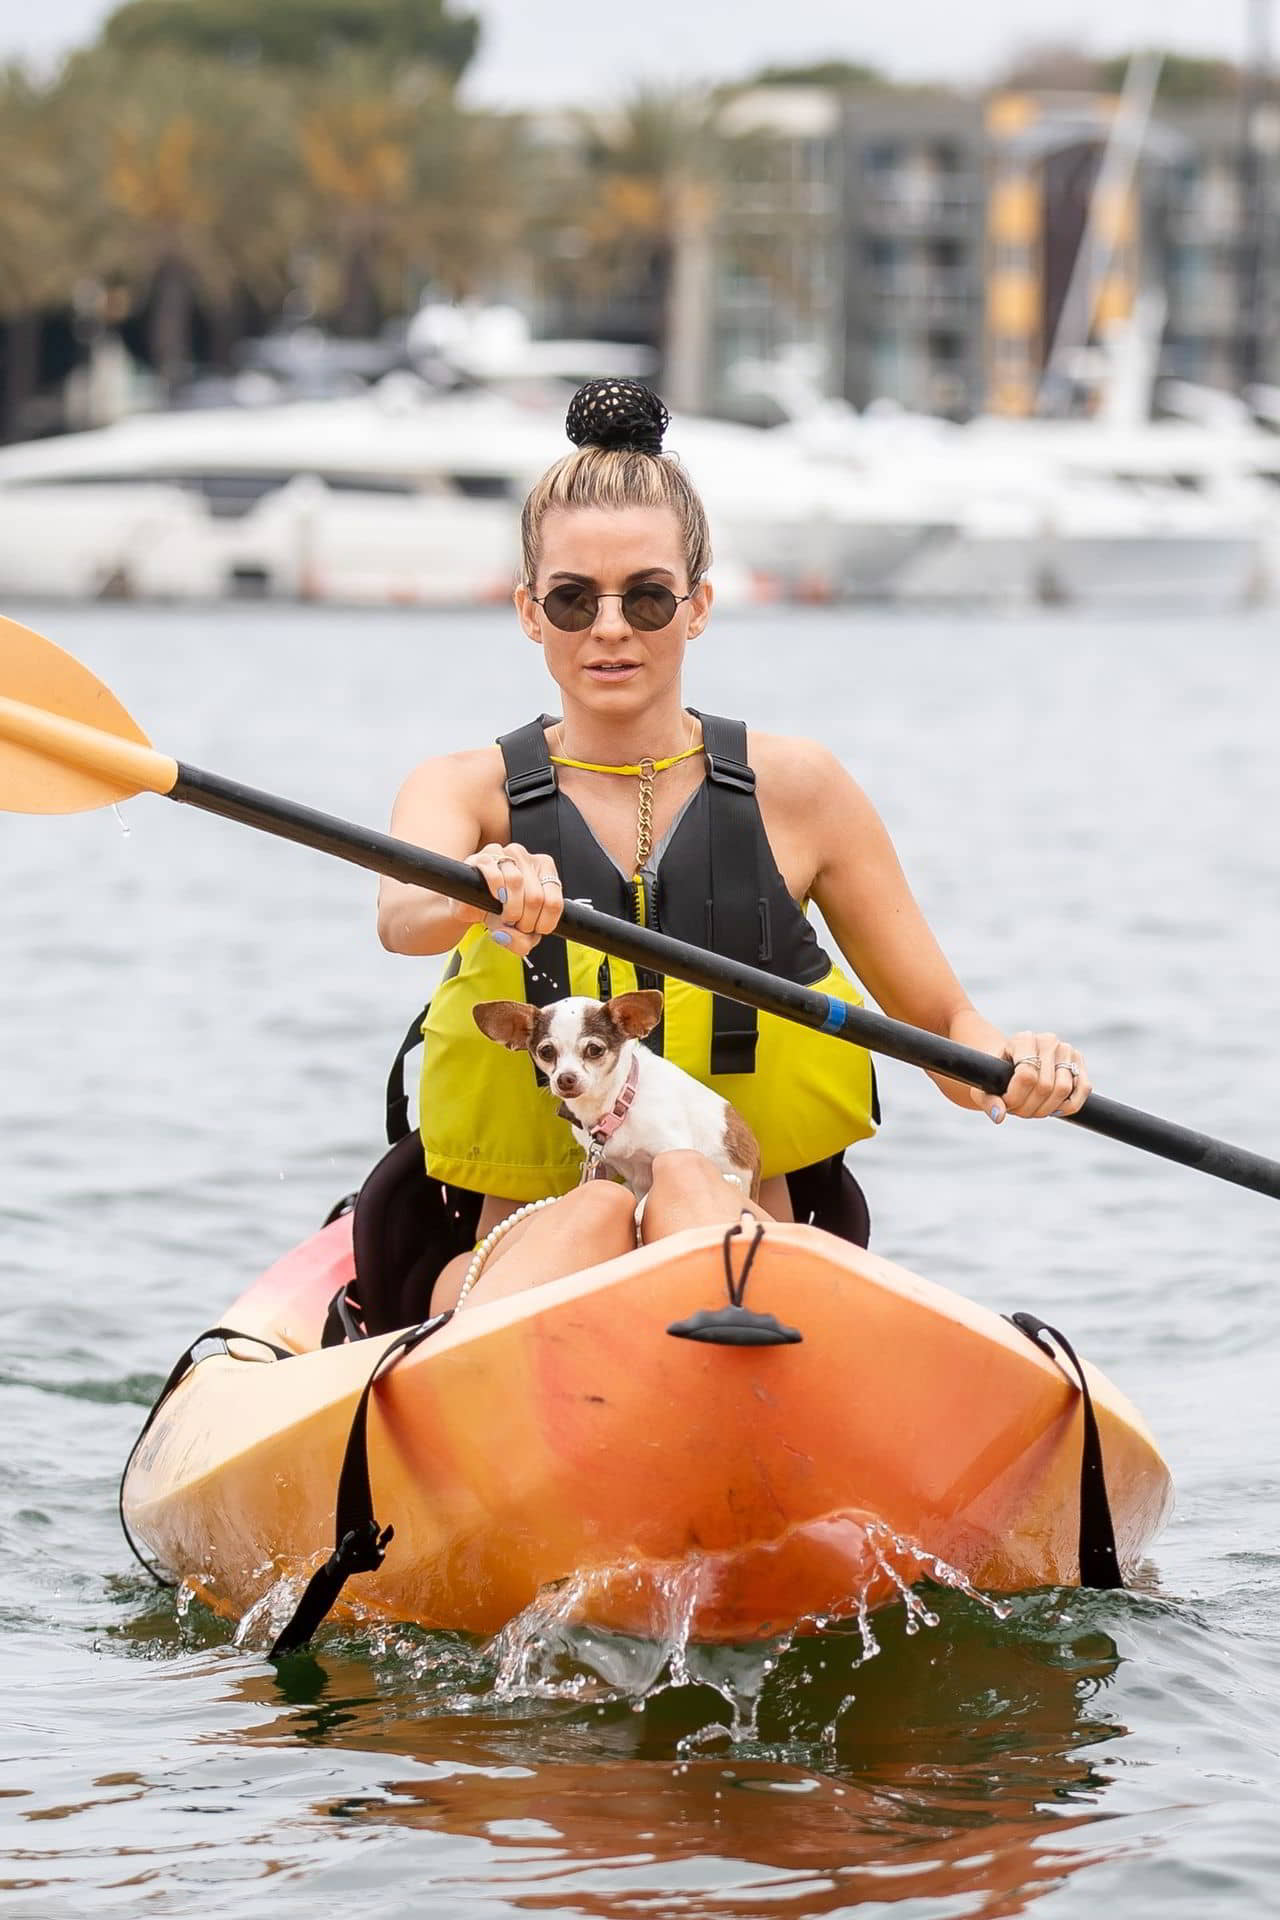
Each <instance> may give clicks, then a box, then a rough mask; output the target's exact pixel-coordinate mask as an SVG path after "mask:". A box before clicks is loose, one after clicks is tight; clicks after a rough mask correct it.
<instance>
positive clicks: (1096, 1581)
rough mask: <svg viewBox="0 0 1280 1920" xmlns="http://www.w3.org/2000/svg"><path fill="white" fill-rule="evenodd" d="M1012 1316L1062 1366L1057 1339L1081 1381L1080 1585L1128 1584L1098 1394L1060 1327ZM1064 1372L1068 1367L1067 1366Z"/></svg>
mask: <svg viewBox="0 0 1280 1920" xmlns="http://www.w3.org/2000/svg"><path fill="white" fill-rule="evenodd" d="M1009 1318H1010V1320H1011V1322H1012V1323H1013V1325H1014V1326H1015V1327H1016V1328H1017V1329H1018V1332H1019V1333H1025V1334H1026V1336H1027V1338H1028V1340H1032V1341H1034V1342H1035V1344H1036V1346H1037V1347H1039V1349H1040V1351H1041V1353H1045V1354H1048V1356H1049V1358H1050V1359H1051V1360H1053V1361H1055V1362H1056V1363H1057V1365H1058V1366H1062V1362H1061V1361H1060V1360H1059V1359H1058V1356H1057V1354H1056V1353H1054V1351H1053V1349H1052V1347H1051V1346H1050V1345H1049V1343H1048V1341H1047V1340H1045V1339H1043V1338H1042V1335H1044V1334H1048V1335H1049V1339H1051V1340H1056V1341H1057V1343H1058V1345H1059V1346H1060V1347H1061V1348H1062V1351H1063V1352H1064V1353H1065V1354H1066V1356H1067V1358H1068V1360H1070V1362H1071V1364H1072V1366H1073V1367H1074V1368H1075V1370H1076V1378H1077V1380H1078V1381H1079V1384H1080V1404H1081V1409H1082V1411H1083V1414H1084V1438H1083V1442H1082V1444H1081V1449H1080V1585H1081V1586H1082V1587H1123V1585H1124V1578H1123V1576H1122V1575H1121V1572H1120V1559H1119V1556H1118V1554H1117V1553H1116V1535H1115V1528H1114V1526H1113V1525H1112V1521H1111V1502H1110V1500H1109V1499H1108V1498H1107V1476H1106V1473H1105V1471H1104V1469H1103V1461H1102V1436H1101V1435H1100V1433H1099V1432H1098V1418H1097V1415H1096V1414H1095V1413H1094V1410H1093V1396H1092V1394H1091V1393H1090V1392H1089V1382H1088V1381H1087V1380H1086V1379H1085V1377H1084V1368H1083V1367H1082V1366H1081V1364H1080V1362H1079V1360H1078V1358H1077V1357H1076V1350H1075V1348H1074V1347H1073V1346H1072V1344H1071V1342H1070V1341H1069V1340H1067V1339H1064V1337H1063V1335H1062V1334H1060V1333H1059V1332H1058V1329H1057V1328H1056V1327H1051V1326H1049V1325H1048V1324H1047V1323H1046V1322H1045V1321H1043V1320H1037V1318H1036V1316H1035V1314H1034V1313H1011V1314H1010V1315H1009ZM1063 1372H1064V1373H1065V1372H1066V1368H1065V1367H1063Z"/></svg>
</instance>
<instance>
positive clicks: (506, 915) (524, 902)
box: [454, 841, 564, 955]
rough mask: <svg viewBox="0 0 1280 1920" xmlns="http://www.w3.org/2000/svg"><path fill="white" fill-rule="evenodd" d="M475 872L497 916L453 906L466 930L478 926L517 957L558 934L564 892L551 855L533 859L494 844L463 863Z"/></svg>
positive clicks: (458, 903) (525, 850)
mask: <svg viewBox="0 0 1280 1920" xmlns="http://www.w3.org/2000/svg"><path fill="white" fill-rule="evenodd" d="M464 864H465V865H466V866H468V867H474V868H475V869H476V872H477V873H479V874H481V875H482V876H483V878H484V882H485V885H486V886H487V887H488V889H489V891H490V893H491V894H492V895H493V897H494V899H495V900H496V901H497V903H498V905H497V910H496V911H495V912H493V913H485V912H484V911H483V910H482V909H481V908H479V907H468V906H465V905H464V904H463V902H462V901H460V900H459V901H456V902H455V903H454V915H455V917H456V918H457V919H458V920H459V921H460V922H461V923H462V924H463V925H465V926H471V925H474V924H475V922H477V921H479V922H480V923H481V925H483V926H486V927H488V929H489V933H490V937H491V938H492V939H494V940H496V941H497V942H498V944H499V946H504V947H509V948H510V949H511V951H512V952H513V953H518V954H521V955H523V954H526V953H529V952H531V951H532V950H533V948H534V947H536V946H537V944H538V942H539V940H540V939H541V938H542V936H543V934H544V933H554V932H555V929H556V925H557V923H558V921H559V919H560V915H561V913H562V911H563V910H564V891H563V888H562V887H561V885H560V876H559V874H558V873H557V872H556V863H555V861H554V860H553V859H552V858H551V856H550V854H548V853H530V852H529V850H528V848H527V847H520V846H515V845H512V846H507V847H500V846H499V845H498V844H497V842H496V841H491V842H490V844H489V845H488V846H486V847H481V849H480V851H479V853H473V854H471V855H470V857H469V858H468V859H467V860H466V861H465V863H464Z"/></svg>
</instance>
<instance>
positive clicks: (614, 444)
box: [564, 380, 671, 453]
mask: <svg viewBox="0 0 1280 1920" xmlns="http://www.w3.org/2000/svg"><path fill="white" fill-rule="evenodd" d="M670 418H671V415H670V414H669V413H668V412H667V410H666V408H665V407H664V406H663V404H662V402H661V400H659V398H658V396H657V394H656V393H651V392H650V390H649V388H648V387H643V386H641V384H640V382H639V381H638V380H588V381H587V382H586V384H585V386H581V387H579V388H578V391H577V392H576V393H575V394H574V396H573V399H572V400H571V401H570V402H569V411H568V413H567V414H566V415H565V421H564V430H565V432H566V433H567V434H568V436H569V438H570V439H571V440H572V442H573V444H574V446H575V447H611V448H613V449H615V450H616V451H617V452H620V453H661V452H662V436H663V434H664V433H665V432H666V430H667V423H668V422H669V420H670Z"/></svg>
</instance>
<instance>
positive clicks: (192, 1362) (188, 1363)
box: [116, 1327, 294, 1587]
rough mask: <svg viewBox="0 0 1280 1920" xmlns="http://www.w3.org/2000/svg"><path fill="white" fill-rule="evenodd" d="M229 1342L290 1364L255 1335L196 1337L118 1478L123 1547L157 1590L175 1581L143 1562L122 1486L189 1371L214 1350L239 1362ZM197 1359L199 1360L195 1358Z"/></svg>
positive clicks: (285, 1352) (288, 1351) (230, 1330)
mask: <svg viewBox="0 0 1280 1920" xmlns="http://www.w3.org/2000/svg"><path fill="white" fill-rule="evenodd" d="M233 1340H247V1341H249V1342H250V1344H251V1345H253V1346H256V1347H265V1348H266V1349H267V1351H268V1352H269V1353H270V1354H271V1355H272V1356H273V1358H274V1359H276V1360H292V1359H293V1357H294V1356H293V1350H292V1348H290V1347H278V1346H277V1345H276V1344H275V1342H274V1340H264V1339H263V1337H262V1335H261V1334H259V1333H241V1332H240V1331H239V1330H238V1328H236V1327H210V1328H209V1329H208V1330H207V1331H206V1332H205V1333H202V1334H200V1335H198V1337H197V1338H196V1339H194V1340H193V1341H192V1342H191V1345H190V1346H189V1347H188V1348H187V1350H186V1352H185V1353H183V1354H181V1355H180V1356H179V1358H178V1359H177V1360H175V1362H174V1364H173V1367H172V1369H171V1371H170V1373H169V1377H168V1379H167V1380H166V1381H165V1383H164V1385H163V1386H162V1387H161V1389H160V1391H159V1393H158V1394H157V1395H156V1398H155V1400H154V1401H153V1402H152V1405H151V1411H150V1413H149V1414H148V1415H147V1417H146V1419H145V1420H144V1421H143V1423H142V1431H141V1432H140V1433H139V1435H138V1437H137V1439H136V1440H135V1441H134V1443H133V1445H132V1446H131V1447H130V1449H129V1458H128V1459H127V1460H126V1461H125V1463H124V1469H123V1471H122V1473H121V1475H120V1485H119V1488H118V1489H117V1492H116V1512H117V1513H118V1514H119V1516H120V1531H121V1532H122V1533H123V1535H124V1537H125V1544H126V1546H127V1547H128V1549H129V1551H130V1553H131V1554H132V1555H133V1557H134V1559H135V1560H136V1561H137V1563H138V1565H139V1566H140V1567H141V1568H143V1570H144V1571H145V1572H146V1573H149V1574H150V1576H151V1578H152V1579H153V1580H154V1581H155V1583H156V1585H157V1586H158V1587H176V1586H177V1585H178V1582H177V1581H176V1580H169V1579H166V1577H165V1575H164V1574H162V1573H161V1572H160V1569H159V1568H158V1567H157V1566H156V1565H155V1563H154V1562H153V1561H151V1560H148V1559H147V1557H146V1555H145V1554H144V1553H143V1551H142V1549H141V1547H140V1546H139V1545H138V1543H137V1541H136V1540H135V1539H134V1537H133V1535H132V1533H131V1532H130V1531H129V1522H128V1521H127V1520H126V1519H125V1517H124V1488H125V1482H126V1480H127V1479H128V1478H129V1469H130V1467H131V1466H132V1465H133V1463H134V1461H135V1459H136V1458H137V1455H138V1448H139V1447H140V1446H141V1445H142V1443H143V1441H144V1440H145V1439H146V1437H147V1435H148V1434H149V1433H150V1431H151V1429H152V1427H153V1426H154V1424H155V1418H156V1415H157V1414H158V1413H159V1411H160V1409H161V1407H162V1406H163V1405H164V1403H165V1401H166V1400H167V1399H168V1398H169V1395H170V1394H171V1393H172V1392H173V1390H174V1388H175V1387H177V1386H179V1385H180V1384H181V1382H182V1381H183V1380H185V1379H186V1377H187V1375H188V1374H189V1373H190V1371H191V1369H192V1367H195V1366H198V1365H199V1364H200V1361H201V1360H208V1359H209V1358H210V1357H211V1355H212V1353H213V1351H215V1350H217V1351H221V1352H222V1353H225V1354H226V1356H227V1358H228V1359H229V1360H239V1359H240V1358H241V1356H240V1354H238V1353H232V1351H231V1342H232V1341H233ZM201 1347H208V1348H209V1349H210V1352H209V1353H201V1352H200V1348H201ZM197 1355H198V1356H199V1358H197ZM255 1364H260V1363H255Z"/></svg>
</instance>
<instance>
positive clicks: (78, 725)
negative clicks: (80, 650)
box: [0, 616, 178, 813]
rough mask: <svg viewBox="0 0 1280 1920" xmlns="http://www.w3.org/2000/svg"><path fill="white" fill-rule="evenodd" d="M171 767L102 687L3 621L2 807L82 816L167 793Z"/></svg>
mask: <svg viewBox="0 0 1280 1920" xmlns="http://www.w3.org/2000/svg"><path fill="white" fill-rule="evenodd" d="M177 778H178V767H177V762H176V761H175V760H171V759H169V758H168V757H167V756H166V755H164V754H162V753H156V752H154V751H153V749H152V747H151V744H150V742H149V741H148V739H147V736H146V734H145V733H144V732H143V731H142V729H141V727H140V726H139V725H138V723H137V722H136V720H134V719H132V718H131V717H130V715H129V714H127V713H126V712H125V710H124V708H123V707H122V706H121V705H120V702H119V701H118V700H117V699H116V697H115V695H114V694H113V693H112V692H111V690H110V689H109V688H108V687H104V686H103V684H102V682H101V680H99V679H97V678H96V676H95V675H94V674H92V673H90V671H89V669H88V668H87V667H85V666H82V665H81V663H80V661H79V660H76V659H73V657H72V656H71V654H69V653H64V652H63V650H62V648H61V647H55V646H54V644H53V642H52V640H46V639H45V638H44V636H43V635H42V634H39V633H33V632H32V630H31V628H30V627H22V626H19V625H18V622H17V621H16V620H6V619H5V618H4V617H3V616H0V807H2V808H4V809H5V810H6V811H7V812H9V813H87V812H89V811H91V810H92V809H93V808H94V807H106V806H110V805H111V804H112V803H113V802H114V801H116V800H129V799H131V798H132V797H133V795H134V794H135V793H142V792H149V793H168V792H169V790H170V789H171V788H172V787H173V785H174V783H175V782H176V780H177Z"/></svg>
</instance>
